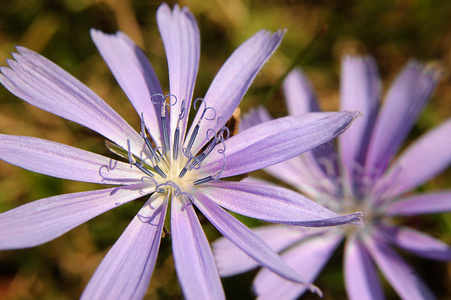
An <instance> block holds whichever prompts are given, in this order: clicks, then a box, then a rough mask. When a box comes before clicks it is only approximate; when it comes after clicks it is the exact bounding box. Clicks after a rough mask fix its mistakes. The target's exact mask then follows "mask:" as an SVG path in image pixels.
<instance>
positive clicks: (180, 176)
mask: <svg viewBox="0 0 451 300" xmlns="http://www.w3.org/2000/svg"><path fill="white" fill-rule="evenodd" d="M186 172H188V169H187V168H186V167H184V168H183V169H182V171H181V172H180V174H179V178H183V176H185V174H186Z"/></svg>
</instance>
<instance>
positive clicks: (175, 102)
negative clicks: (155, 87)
mask: <svg viewBox="0 0 451 300" xmlns="http://www.w3.org/2000/svg"><path fill="white" fill-rule="evenodd" d="M171 97H174V99H175V101H174V103H171V101H169V103H166V99H168V98H169V100H170V98H171ZM164 102H165V103H166V105H167V106H174V105H176V104H177V97H176V96H175V95H173V94H167V95H166V96H164Z"/></svg>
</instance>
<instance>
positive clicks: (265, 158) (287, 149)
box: [201, 112, 359, 177]
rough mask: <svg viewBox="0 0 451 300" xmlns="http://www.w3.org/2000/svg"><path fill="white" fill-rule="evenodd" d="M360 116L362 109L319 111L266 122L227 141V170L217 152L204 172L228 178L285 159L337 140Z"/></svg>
mask: <svg viewBox="0 0 451 300" xmlns="http://www.w3.org/2000/svg"><path fill="white" fill-rule="evenodd" d="M324 116H327V117H324ZM358 116H359V113H358V112H338V113H315V114H308V115H303V116H296V117H294V116H289V117H284V118H279V119H276V120H272V121H269V122H265V123H262V124H260V125H257V126H254V127H251V128H249V129H247V130H245V131H243V132H240V133H239V134H237V135H234V136H232V137H231V138H230V139H228V140H226V141H225V142H224V145H225V147H226V150H225V169H224V170H222V169H223V164H224V157H223V155H222V154H221V153H218V152H216V151H213V153H212V154H210V156H209V157H208V158H207V160H208V163H207V162H206V165H204V166H202V167H201V171H202V172H205V173H207V174H215V173H217V172H222V177H228V176H234V175H239V174H244V173H247V172H251V171H254V170H258V169H261V168H264V167H267V166H270V165H273V164H276V163H279V162H281V161H285V160H287V159H290V158H293V157H295V156H297V155H299V154H301V153H303V152H305V151H307V150H310V149H312V148H315V147H317V146H319V145H322V144H324V143H325V142H328V141H330V140H331V139H334V138H335V137H337V136H338V135H339V134H341V133H342V132H343V131H344V130H346V129H347V128H348V127H349V126H350V124H351V123H352V122H353V121H354V119H355V118H356V117H358ZM321 117H323V118H321ZM309 121H311V122H309Z"/></svg>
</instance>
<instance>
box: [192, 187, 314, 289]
mask: <svg viewBox="0 0 451 300" xmlns="http://www.w3.org/2000/svg"><path fill="white" fill-rule="evenodd" d="M191 193H192V195H193V196H194V197H195V200H196V201H195V202H194V204H195V205H196V207H197V208H198V209H199V210H200V211H201V212H202V214H203V215H204V216H205V217H206V218H207V219H208V220H209V221H210V222H211V223H212V224H213V226H215V227H216V229H218V230H219V232H221V233H222V234H223V235H224V236H225V237H226V238H228V239H229V240H230V241H231V242H232V243H234V244H235V245H236V246H237V247H239V248H240V249H241V250H242V251H244V252H245V253H246V254H247V255H249V256H250V257H252V258H253V259H254V260H256V261H257V262H258V263H259V264H260V265H262V266H264V267H267V268H269V269H271V270H272V271H273V272H275V273H277V274H279V275H280V276H282V277H284V278H286V279H288V280H292V281H295V282H299V283H304V280H303V279H302V278H301V277H300V276H299V275H298V274H296V272H294V271H293V270H292V269H291V268H290V267H288V266H287V265H286V264H285V263H284V262H283V261H282V259H281V258H280V257H279V256H278V255H277V253H276V252H274V250H272V249H271V247H270V246H269V245H268V244H266V243H265V242H264V241H263V239H261V238H260V237H259V236H257V235H256V234H254V233H253V232H252V231H251V230H250V229H249V228H247V227H246V226H245V225H243V223H241V222H240V221H238V220H237V219H235V218H234V217H233V216H232V215H230V214H229V213H227V212H225V211H224V210H223V209H222V208H221V207H219V206H218V205H217V204H216V203H214V202H212V201H211V200H210V199H209V198H208V197H207V196H205V195H204V194H203V193H202V192H199V191H197V190H195V189H192V190H191ZM306 285H307V286H308V287H309V288H312V289H314V287H313V286H311V285H310V284H307V283H306Z"/></svg>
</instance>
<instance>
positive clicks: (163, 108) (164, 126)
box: [160, 105, 170, 152]
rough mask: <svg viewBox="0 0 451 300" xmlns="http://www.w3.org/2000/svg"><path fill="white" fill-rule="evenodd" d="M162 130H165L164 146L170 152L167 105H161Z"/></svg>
mask: <svg viewBox="0 0 451 300" xmlns="http://www.w3.org/2000/svg"><path fill="white" fill-rule="evenodd" d="M160 118H161V127H162V128H161V130H162V131H163V144H164V145H163V148H164V151H165V152H169V148H170V146H169V135H168V124H167V121H166V106H165V105H163V106H161V115H160Z"/></svg>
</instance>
